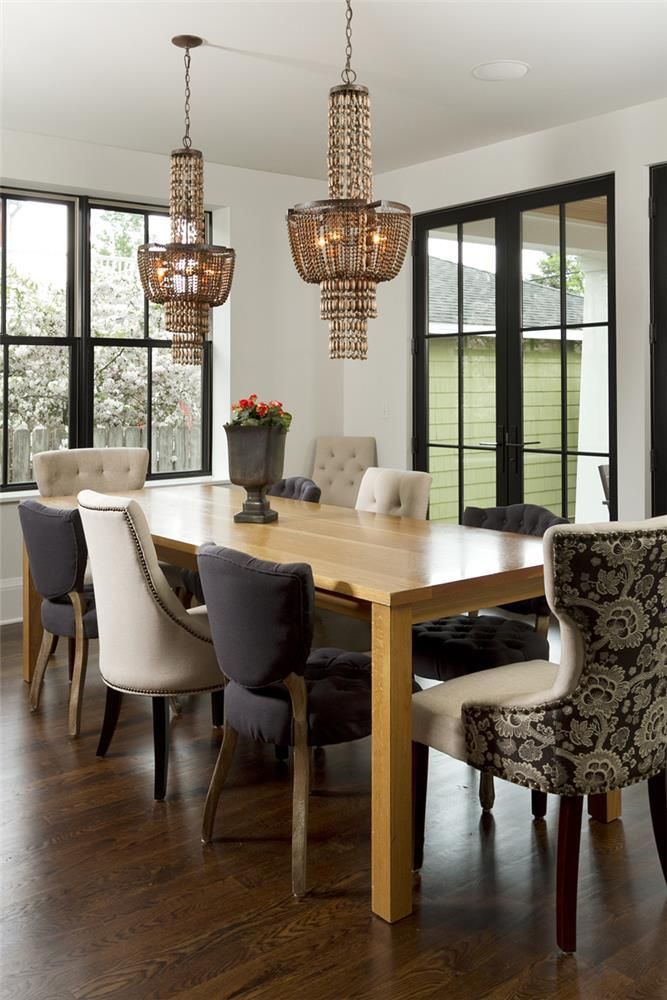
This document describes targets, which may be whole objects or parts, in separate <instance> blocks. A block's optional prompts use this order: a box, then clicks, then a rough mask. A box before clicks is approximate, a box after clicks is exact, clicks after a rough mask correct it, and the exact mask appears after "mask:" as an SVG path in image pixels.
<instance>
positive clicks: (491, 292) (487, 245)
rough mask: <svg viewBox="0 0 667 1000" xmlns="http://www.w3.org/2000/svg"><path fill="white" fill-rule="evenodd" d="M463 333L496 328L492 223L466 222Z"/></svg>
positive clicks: (481, 220) (494, 259)
mask: <svg viewBox="0 0 667 1000" xmlns="http://www.w3.org/2000/svg"><path fill="white" fill-rule="evenodd" d="M461 260H462V263H463V331H464V332H469V331H471V330H474V331H478V330H479V331H483V330H495V328H496V237H495V219H480V220H479V221H478V222H466V223H465V225H464V226H463V242H462V245H461Z"/></svg>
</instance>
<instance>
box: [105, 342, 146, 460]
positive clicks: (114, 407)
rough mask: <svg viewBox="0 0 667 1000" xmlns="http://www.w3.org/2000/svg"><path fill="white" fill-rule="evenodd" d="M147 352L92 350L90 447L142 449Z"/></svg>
mask: <svg viewBox="0 0 667 1000" xmlns="http://www.w3.org/2000/svg"><path fill="white" fill-rule="evenodd" d="M147 362H148V352H147V351H145V350H144V349H143V348H140V347H95V374H94V378H95V386H94V397H93V444H94V446H95V447H96V448H106V447H108V448H120V447H123V446H125V447H128V448H139V447H145V446H146V424H147V416H146V414H147V382H148V364H147Z"/></svg>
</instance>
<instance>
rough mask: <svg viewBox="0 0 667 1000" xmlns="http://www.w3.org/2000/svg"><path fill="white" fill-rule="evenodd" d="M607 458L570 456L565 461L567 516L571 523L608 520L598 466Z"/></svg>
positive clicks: (607, 506)
mask: <svg viewBox="0 0 667 1000" xmlns="http://www.w3.org/2000/svg"><path fill="white" fill-rule="evenodd" d="M608 465H609V458H608V457H605V458H599V457H597V456H593V455H570V456H568V460H567V476H568V482H567V486H568V490H567V492H568V515H569V518H570V520H571V521H577V522H578V523H580V524H586V523H590V522H595V521H608V520H609V505H608V504H607V503H605V500H606V497H605V492H604V486H603V484H602V477H601V475H600V466H607V467H608Z"/></svg>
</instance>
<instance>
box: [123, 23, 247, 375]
mask: <svg viewBox="0 0 667 1000" xmlns="http://www.w3.org/2000/svg"><path fill="white" fill-rule="evenodd" d="M172 43H173V44H174V45H176V46H177V47H178V48H182V49H185V57H184V63H185V135H184V136H183V145H182V147H181V148H180V149H174V150H173V151H172V154H171V188H170V196H169V219H170V224H171V242H170V243H145V244H143V246H140V247H139V249H138V252H137V259H138V265H139V275H140V277H141V283H142V285H143V288H144V294H145V295H146V298H148V299H149V300H150V301H151V302H157V303H164V304H165V327H166V329H167V330H168V331H170V332H171V333H172V334H173V337H172V344H173V347H172V352H173V358H174V361H175V362H176V363H178V364H201V362H202V357H203V344H204V341H205V340H206V335H207V333H208V326H209V310H210V309H211V308H212V307H214V306H221V305H222V304H223V303H224V302H226V301H227V297H228V295H229V292H230V289H231V286H232V279H233V277H234V263H235V257H236V255H235V253H234V251H233V250H230V249H229V248H228V247H223V246H212V245H210V244H208V243H206V234H205V217H204V158H203V156H202V154H201V152H200V151H199V150H198V149H193V148H192V140H191V139H190V49H194V48H197V47H198V46H200V45H201V44H202V39H201V38H198V37H197V36H195V35H176V37H175V38H172Z"/></svg>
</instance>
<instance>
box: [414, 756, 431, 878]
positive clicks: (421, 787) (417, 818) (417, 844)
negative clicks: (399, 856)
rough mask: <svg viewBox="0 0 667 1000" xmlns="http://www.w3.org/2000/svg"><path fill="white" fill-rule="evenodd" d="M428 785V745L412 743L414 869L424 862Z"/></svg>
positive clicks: (418, 868) (417, 868)
mask: <svg viewBox="0 0 667 1000" xmlns="http://www.w3.org/2000/svg"><path fill="white" fill-rule="evenodd" d="M427 786H428V747H427V746H425V744H423V743H413V744H412V870H413V871H415V872H418V871H419V870H420V868H421V867H422V865H423V863H424V828H425V825H426V789H427Z"/></svg>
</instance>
